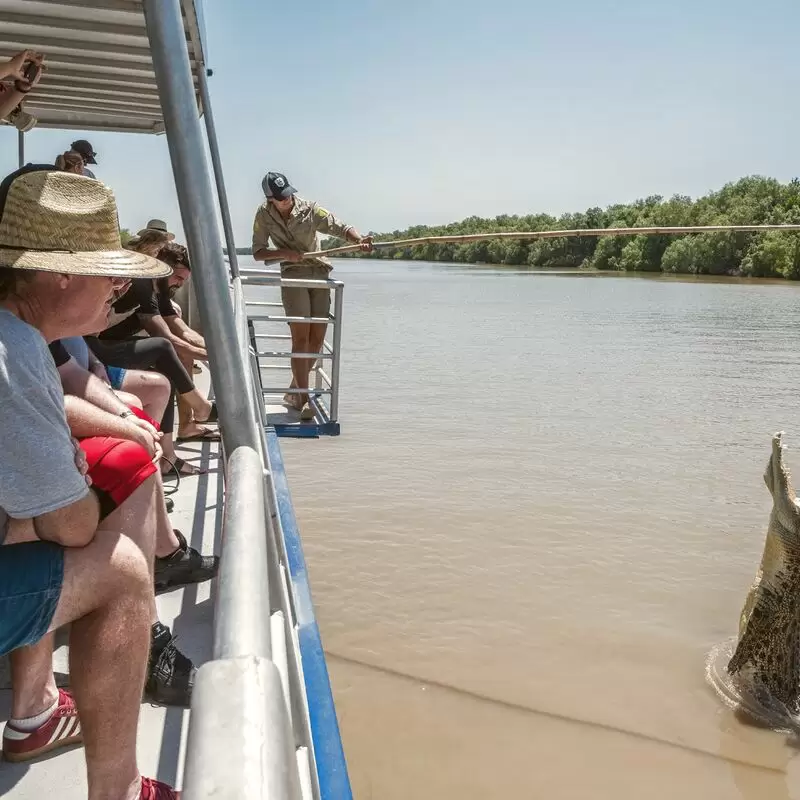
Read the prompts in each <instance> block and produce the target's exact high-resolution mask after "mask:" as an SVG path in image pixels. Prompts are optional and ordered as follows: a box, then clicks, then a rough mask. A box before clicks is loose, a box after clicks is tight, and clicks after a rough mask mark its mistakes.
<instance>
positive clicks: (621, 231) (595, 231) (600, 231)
mask: <svg viewBox="0 0 800 800" xmlns="http://www.w3.org/2000/svg"><path fill="white" fill-rule="evenodd" d="M765 231H784V232H791V231H800V225H694V226H690V227H683V228H681V227H670V228H576V229H574V230H570V231H503V232H500V233H467V234H459V235H453V236H423V237H421V238H419V239H396V240H394V241H390V242H374V243H373V247H375V248H385V247H413V246H414V245H419V244H464V243H466V242H484V241H489V240H493V239H561V238H566V237H575V236H653V235H655V236H658V235H675V234H677V235H680V234H687V233H726V232H728V233H762V232H765ZM360 249H361V245H359V244H350V245H345V246H343V247H332V248H331V249H330V250H315V251H314V252H313V253H304V256H305V257H307V258H314V257H319V256H335V255H339V254H341V253H354V252H356V251H358V250H360Z"/></svg>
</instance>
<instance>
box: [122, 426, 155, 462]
mask: <svg viewBox="0 0 800 800" xmlns="http://www.w3.org/2000/svg"><path fill="white" fill-rule="evenodd" d="M128 422H129V424H130V435H129V436H128V437H127V438H128V439H130V441H132V442H136V444H139V445H141V446H142V447H144V449H145V450H147V453H148V455H149V456H150V458H151V460H152V461H153V463H157V462H158V461H159V460H160V459H161V456H162V455H163V451H162V449H161V444H160V441H161V434H160V433H158V432H157V431H156V429H155V428H154V427H153V426H152V425H150V424H149V423H148V422H145V421H144V420H143V419H139V418H138V417H136V418H135V421H134V417H129V418H128Z"/></svg>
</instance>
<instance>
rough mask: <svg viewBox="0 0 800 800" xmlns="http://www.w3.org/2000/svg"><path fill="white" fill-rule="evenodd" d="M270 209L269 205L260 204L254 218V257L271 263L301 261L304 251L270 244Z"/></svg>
mask: <svg viewBox="0 0 800 800" xmlns="http://www.w3.org/2000/svg"><path fill="white" fill-rule="evenodd" d="M269 226H270V222H269V211H268V210H267V206H265V205H262V206H259V208H258V211H256V216H255V219H254V220H253V259H254V260H255V261H263V262H265V263H269V262H271V261H301V260H302V258H303V254H302V253H298V252H297V251H296V250H287V249H286V248H274V247H270V246H269V239H270V233H269Z"/></svg>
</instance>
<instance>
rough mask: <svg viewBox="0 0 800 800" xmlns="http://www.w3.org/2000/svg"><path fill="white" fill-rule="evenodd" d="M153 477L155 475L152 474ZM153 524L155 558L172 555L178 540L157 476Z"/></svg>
mask: <svg viewBox="0 0 800 800" xmlns="http://www.w3.org/2000/svg"><path fill="white" fill-rule="evenodd" d="M154 477H155V476H154ZM154 506H155V525H156V546H155V555H156V558H164V556H169V555H172V554H173V553H174V552H175V551H176V550H177V549H178V548H179V547H180V544H181V543H180V542H179V541H178V537H177V536H176V535H175V530H174V529H173V527H172V523H171V522H170V519H169V514H168V513H167V504H166V503H165V502H164V485H163V483H162V482H161V477H160V476H159V477H158V481H157V482H156V489H155V502H154Z"/></svg>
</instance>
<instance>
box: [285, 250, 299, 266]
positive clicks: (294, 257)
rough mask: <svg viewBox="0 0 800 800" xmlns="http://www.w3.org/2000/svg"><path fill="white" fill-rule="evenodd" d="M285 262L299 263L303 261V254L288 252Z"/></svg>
mask: <svg viewBox="0 0 800 800" xmlns="http://www.w3.org/2000/svg"><path fill="white" fill-rule="evenodd" d="M283 260H284V261H291V262H292V263H297V262H298V261H302V260H303V254H302V253H296V252H295V251H294V250H287V251H286V257H285V258H284V259H283Z"/></svg>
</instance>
